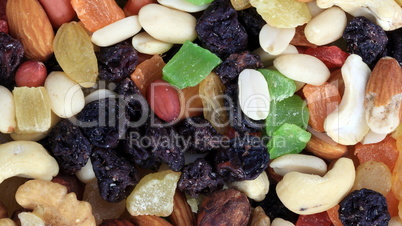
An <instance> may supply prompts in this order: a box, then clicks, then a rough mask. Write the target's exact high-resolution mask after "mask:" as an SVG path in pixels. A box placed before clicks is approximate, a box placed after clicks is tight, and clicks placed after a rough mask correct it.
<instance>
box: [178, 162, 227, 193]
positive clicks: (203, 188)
mask: <svg viewBox="0 0 402 226" xmlns="http://www.w3.org/2000/svg"><path fill="white" fill-rule="evenodd" d="M224 184H225V181H224V180H223V178H222V177H221V176H220V175H219V174H217V173H216V172H214V171H213V170H212V166H211V165H210V164H209V163H208V162H207V161H206V160H205V159H203V158H198V159H197V160H195V161H194V162H193V163H190V164H189V165H187V166H185V167H184V169H183V170H182V174H181V176H180V180H179V182H178V188H179V189H180V191H184V192H186V193H187V194H189V195H191V196H192V197H198V196H199V195H209V194H211V193H212V192H214V191H217V190H219V189H221V188H222V187H223V185H224Z"/></svg>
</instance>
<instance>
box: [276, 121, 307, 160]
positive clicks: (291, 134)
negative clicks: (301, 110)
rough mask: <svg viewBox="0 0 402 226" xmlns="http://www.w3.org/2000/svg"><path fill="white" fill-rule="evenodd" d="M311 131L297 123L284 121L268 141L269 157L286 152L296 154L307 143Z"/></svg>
mask: <svg viewBox="0 0 402 226" xmlns="http://www.w3.org/2000/svg"><path fill="white" fill-rule="evenodd" d="M310 138H311V133H309V132H307V131H306V130H304V129H302V128H300V127H299V126H297V125H294V124H289V123H285V124H283V125H282V126H281V127H279V129H277V130H276V131H275V132H274V133H273V136H272V138H271V140H270V141H269V142H268V152H269V155H270V158H271V159H274V158H277V157H279V156H282V155H286V154H298V153H300V152H301V151H302V150H303V149H304V148H305V147H306V145H307V142H309V140H310Z"/></svg>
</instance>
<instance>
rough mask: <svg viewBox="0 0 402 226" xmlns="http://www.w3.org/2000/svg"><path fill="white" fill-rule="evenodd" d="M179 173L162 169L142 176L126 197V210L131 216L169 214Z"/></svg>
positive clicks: (163, 215) (164, 215)
mask: <svg viewBox="0 0 402 226" xmlns="http://www.w3.org/2000/svg"><path fill="white" fill-rule="evenodd" d="M180 175H181V173H180V172H174V171H172V170H164V171H161V172H157V173H151V174H148V175H146V176H145V177H143V178H142V179H141V180H140V182H139V183H138V184H137V185H136V186H135V188H134V190H133V191H132V192H131V194H130V195H129V196H128V197H127V200H126V207H127V211H128V212H129V213H130V214H131V215H132V216H139V215H155V216H161V217H167V216H169V215H170V214H171V213H172V212H173V197H174V194H175V191H176V187H177V182H178V181H179V179H180Z"/></svg>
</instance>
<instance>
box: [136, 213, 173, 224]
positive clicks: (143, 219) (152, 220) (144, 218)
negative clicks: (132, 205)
mask: <svg viewBox="0 0 402 226" xmlns="http://www.w3.org/2000/svg"><path fill="white" fill-rule="evenodd" d="M131 222H133V223H134V225H136V226H149V225H152V226H172V224H171V223H169V222H168V221H166V220H165V219H163V218H161V217H157V216H153V215H139V216H132V217H131Z"/></svg>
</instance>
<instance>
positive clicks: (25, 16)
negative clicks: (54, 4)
mask: <svg viewBox="0 0 402 226" xmlns="http://www.w3.org/2000/svg"><path fill="white" fill-rule="evenodd" d="M6 10H7V20H8V25H9V28H10V33H11V35H12V36H14V37H16V38H17V39H18V40H20V41H21V42H22V44H23V45H24V49H25V53H24V55H25V56H26V57H27V58H28V59H31V60H39V61H45V60H47V59H48V58H49V57H50V55H51V54H52V53H53V46H52V42H53V38H54V31H53V27H52V24H51V23H50V21H49V18H48V17H47V15H46V12H45V10H44V9H43V8H42V6H41V5H40V3H39V1H38V0H9V1H7V7H6ZM38 31H40V32H38Z"/></svg>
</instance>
